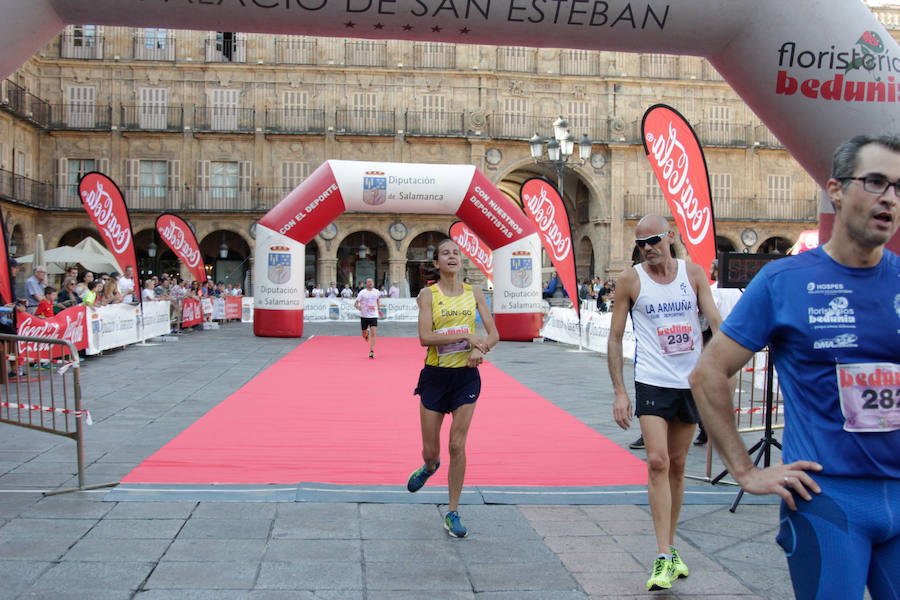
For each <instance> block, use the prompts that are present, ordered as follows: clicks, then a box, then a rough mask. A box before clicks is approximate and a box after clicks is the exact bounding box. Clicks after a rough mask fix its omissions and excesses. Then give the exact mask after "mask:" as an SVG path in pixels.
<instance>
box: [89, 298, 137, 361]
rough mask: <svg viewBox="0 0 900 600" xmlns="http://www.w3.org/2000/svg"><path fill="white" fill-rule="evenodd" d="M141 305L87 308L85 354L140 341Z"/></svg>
mask: <svg viewBox="0 0 900 600" xmlns="http://www.w3.org/2000/svg"><path fill="white" fill-rule="evenodd" d="M140 315H141V307H140V306H139V305H137V304H110V305H108V306H101V307H100V308H89V309H88V347H87V350H86V352H87V354H97V353H98V352H102V351H104V350H108V349H110V348H118V347H119V346H126V345H128V344H134V343H136V342H139V341H141V340H140V337H139V336H138V324H139V322H140Z"/></svg>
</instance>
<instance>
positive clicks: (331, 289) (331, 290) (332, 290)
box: [325, 281, 340, 298]
mask: <svg viewBox="0 0 900 600" xmlns="http://www.w3.org/2000/svg"><path fill="white" fill-rule="evenodd" d="M339 293H340V292H339V291H338V289H337V286H336V285H335V284H334V282H333V281H332V282H331V284H330V285H329V286H328V289H327V290H325V297H326V298H337V297H338V294H339Z"/></svg>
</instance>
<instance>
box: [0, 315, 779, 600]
mask: <svg viewBox="0 0 900 600" xmlns="http://www.w3.org/2000/svg"><path fill="white" fill-rule="evenodd" d="M304 334H305V336H306V337H304V338H303V339H301V340H297V339H278V338H257V337H255V336H253V334H252V330H251V328H250V326H248V325H244V324H227V325H224V326H223V327H222V328H221V329H219V330H212V331H195V332H189V333H185V334H184V335H182V336H181V337H180V338H179V339H178V340H177V341H170V342H166V343H148V344H146V345H135V346H131V347H128V348H126V349H124V350H119V351H113V352H107V353H106V354H105V355H104V356H102V357H97V358H88V359H87V360H86V361H85V362H84V363H83V365H82V367H81V381H82V390H83V393H84V397H85V403H86V406H87V408H89V409H90V411H91V414H92V417H93V420H94V424H93V425H92V426H89V427H86V434H85V448H86V451H85V454H86V462H87V470H86V473H87V477H86V480H87V483H88V484H96V483H104V482H110V481H118V480H119V479H120V478H121V477H123V476H124V475H125V474H127V473H128V472H129V471H130V470H131V469H133V468H134V467H135V466H137V465H138V464H140V462H141V461H142V460H144V459H145V458H146V457H148V456H149V455H151V454H152V453H153V452H154V451H156V450H157V449H159V448H160V447H161V446H163V445H164V444H166V443H167V442H168V441H169V440H171V439H172V438H173V437H175V436H176V435H177V434H178V433H180V432H181V431H182V430H184V429H185V428H186V427H187V426H189V425H190V424H191V423H193V422H194V421H195V420H196V419H198V418H199V417H200V416H202V415H203V414H205V413H206V412H207V411H208V410H209V409H211V408H212V407H213V406H215V405H216V404H217V403H219V402H220V401H221V400H223V399H224V398H225V397H227V396H228V395H229V394H230V393H232V392H234V391H235V390H236V389H238V388H239V387H240V386H241V385H243V384H244V383H246V382H247V381H249V380H250V379H252V378H253V377H254V376H255V375H257V374H258V373H260V372H261V371H263V370H264V369H266V368H267V367H268V366H269V365H271V364H272V363H274V362H275V361H277V360H278V359H279V358H281V357H282V356H283V355H285V354H286V353H287V352H289V351H290V350H292V349H293V348H294V347H296V345H297V344H298V343H302V342H303V341H304V340H305V339H308V337H309V336H311V335H358V325H357V324H356V323H321V324H317V323H307V324H306V329H305V331H304ZM379 334H382V335H394V336H395V335H399V336H413V335H415V326H414V324H412V323H404V324H397V323H383V324H382V326H381V327H379ZM489 358H490V360H491V361H492V362H493V363H494V364H495V365H497V366H498V367H499V368H501V369H502V370H504V371H505V372H507V373H509V374H511V375H512V376H514V377H516V378H517V379H518V380H519V381H521V382H522V383H523V384H525V385H527V386H528V387H530V388H531V389H533V390H535V391H536V392H538V393H540V394H541V395H543V396H544V397H545V398H547V399H548V400H550V401H552V402H554V403H555V404H557V405H558V406H560V407H561V408H563V409H564V410H566V411H568V412H569V413H571V414H572V415H574V416H575V417H576V418H578V419H580V420H581V421H583V422H584V423H586V424H587V425H588V426H590V427H592V428H593V429H595V430H596V431H598V432H600V433H601V434H603V435H605V436H607V437H608V438H610V439H611V440H613V441H614V442H616V443H618V444H619V445H621V446H622V447H627V444H628V443H629V442H631V441H633V440H634V439H635V438H636V437H637V435H638V434H637V431H636V430H632V431H627V432H626V431H621V430H620V429H619V428H618V427H616V425H615V424H614V423H613V422H612V419H611V415H612V392H611V389H610V384H609V377H608V375H607V369H606V360H605V357H602V356H600V355H597V354H592V353H589V352H577V351H575V350H574V349H572V348H570V347H567V346H562V345H558V344H555V343H547V342H545V343H517V342H502V343H500V344H499V345H498V347H497V348H495V349H494V350H493V351H492V352H491V354H490V356H489ZM410 376H411V377H414V374H411V375H410ZM629 377H630V373H626V379H628V378H629ZM335 387H336V389H338V387H339V386H338V385H337V382H336V386H335ZM475 426H477V423H476V424H475ZM756 439H758V434H755V436H754V434H749V435H748V436H747V441H748V443H752V442H754V441H756ZM223 443H227V440H225V441H223ZM635 454H637V455H638V456H640V457H641V458H643V457H644V456H643V452H642V451H635ZM778 458H779V457H778V455H777V453H776V455H775V459H776V460H777V459H778ZM573 459H574V460H577V457H573ZM719 468H720V466H719V465H718V464H716V465H714V466H713V467H712V470H713V471H714V472H718V470H719ZM75 472H76V468H75V446H74V443H73V442H72V441H70V440H67V439H63V438H60V437H57V436H53V435H49V434H46V433H40V432H35V431H31V430H28V429H24V428H21V427H15V426H11V425H7V424H2V423H0V571H2V573H3V576H2V584H0V599H6V598H53V599H54V600H60V599H67V598H77V599H96V600H106V599H110V600H112V599H119V598H123V599H124V598H139V599H141V600H161V599H179V600H191V599H196V600H200V599H207V598H208V599H216V600H230V599H238V598H240V599H245V598H247V599H253V600H276V599H287V598H291V599H313V598H316V599H334V600H338V599H340V600H355V599H360V600H361V599H366V600H376V599H391V600H405V599H420V598H435V599H447V600H462V599H471V598H478V599H480V600H545V599H547V600H576V599H579V600H580V599H585V598H619V599H626V598H628V599H630V598H642V597H651V596H652V597H655V598H772V599H776V598H777V599H783V598H791V597H793V593H792V591H791V588H790V582H789V577H788V573H787V567H786V563H785V560H784V556H783V554H782V552H781V551H780V549H779V548H778V547H777V546H776V544H775V539H774V538H775V534H776V530H777V525H778V507H777V505H775V504H774V503H771V502H765V501H764V502H763V503H760V500H759V499H756V498H749V497H747V498H745V499H744V500H743V501H742V502H741V505H740V506H739V507H738V509H737V511H736V512H735V513H734V514H732V513H730V512H729V511H728V506H727V504H728V503H729V502H730V499H731V497H732V496H731V495H730V494H729V495H728V498H727V500H724V501H723V500H722V499H720V500H718V502H720V503H717V504H708V503H706V504H696V503H695V504H688V505H686V506H685V507H684V510H683V511H682V517H681V524H680V527H679V530H678V540H677V545H678V547H679V549H680V551H681V553H682V555H683V557H684V559H685V561H686V562H687V564H688V565H689V567H690V569H691V575H690V577H688V578H687V579H683V580H680V581H678V582H676V583H675V584H674V586H673V588H672V590H671V591H667V592H653V593H647V592H645V591H644V589H645V588H644V583H645V581H646V579H647V577H648V572H649V567H650V563H651V561H652V558H653V555H654V553H655V539H654V536H653V531H652V527H651V520H650V515H649V508H648V506H647V505H646V497H645V496H640V497H639V498H638V497H635V499H634V500H633V501H632V502H631V503H623V504H617V505H609V504H603V505H576V504H561V505H536V504H522V505H509V504H507V505H492V504H479V505H466V506H464V507H463V516H464V520H465V523H466V524H467V525H468V526H469V528H470V531H471V534H470V536H469V538H467V539H465V540H456V539H452V538H449V537H448V536H447V535H446V533H445V532H444V530H443V529H442V527H441V521H440V519H441V514H442V511H443V510H445V507H443V506H438V505H435V504H397V503H392V504H375V503H355V502H294V501H283V502H277V501H264V502H245V501H235V502H221V501H205V500H200V501H197V500H183V499H180V498H179V497H178V496H174V497H172V499H170V500H162V501H111V500H109V497H110V496H109V491H108V490H91V491H81V492H75V493H69V494H62V495H57V496H44V495H43V494H42V492H44V491H48V490H54V489H59V488H65V487H72V486H74V485H76V478H75ZM688 472H689V473H690V474H692V475H696V476H701V477H702V476H703V475H704V474H705V472H706V450H705V448H700V447H692V449H691V452H690V457H689V466H688ZM401 485H402V482H401ZM689 485H692V486H700V488H699V489H701V490H716V491H721V490H722V486H716V487H712V486H709V485H708V484H705V483H702V482H696V481H695V482H691V483H689ZM725 491H730V489H726V490H725ZM720 496H721V495H720Z"/></svg>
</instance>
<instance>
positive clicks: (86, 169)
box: [64, 158, 97, 208]
mask: <svg viewBox="0 0 900 600" xmlns="http://www.w3.org/2000/svg"><path fill="white" fill-rule="evenodd" d="M96 170H97V161H96V160H94V159H93V158H70V159H68V160H67V163H66V194H65V203H64V206H65V207H68V208H77V207H80V206H81V199H80V198H79V197H78V182H79V181H80V180H81V178H82V177H84V175H86V174H87V173H90V172H91V171H96Z"/></svg>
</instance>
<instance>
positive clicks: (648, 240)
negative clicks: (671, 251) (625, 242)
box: [634, 232, 669, 248]
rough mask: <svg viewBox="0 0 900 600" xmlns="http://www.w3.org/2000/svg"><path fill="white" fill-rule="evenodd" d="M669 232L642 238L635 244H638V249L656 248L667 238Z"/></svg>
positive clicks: (635, 241)
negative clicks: (648, 246) (645, 247)
mask: <svg viewBox="0 0 900 600" xmlns="http://www.w3.org/2000/svg"><path fill="white" fill-rule="evenodd" d="M667 235H669V234H668V232H666V233H657V234H656V235H651V236H649V237H645V238H640V239H636V240H634V243H635V244H637V246H638V248H643V247H644V246H647V245H650V246H655V245H657V244H658V243H660V242H661V241H662V239H663V238H664V237H666V236H667Z"/></svg>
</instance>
